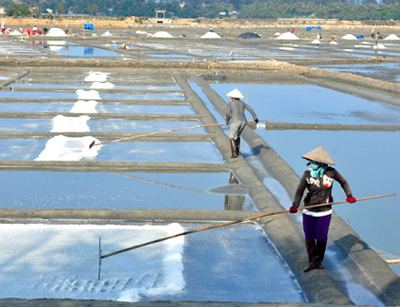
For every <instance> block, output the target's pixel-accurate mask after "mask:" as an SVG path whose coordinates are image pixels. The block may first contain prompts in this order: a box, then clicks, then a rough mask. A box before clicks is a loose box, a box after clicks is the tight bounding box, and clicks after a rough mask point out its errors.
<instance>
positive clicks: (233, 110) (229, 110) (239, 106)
mask: <svg viewBox="0 0 400 307" xmlns="http://www.w3.org/2000/svg"><path fill="white" fill-rule="evenodd" d="M244 110H248V111H249V112H250V113H251V115H252V116H253V118H254V120H256V119H257V115H256V113H255V112H254V110H253V108H252V107H250V106H249V105H248V104H247V103H244V102H243V101H241V100H240V99H232V100H231V101H230V102H229V103H228V105H227V107H226V112H225V119H226V122H227V123H232V122H236V121H247V119H246V116H245V115H244Z"/></svg>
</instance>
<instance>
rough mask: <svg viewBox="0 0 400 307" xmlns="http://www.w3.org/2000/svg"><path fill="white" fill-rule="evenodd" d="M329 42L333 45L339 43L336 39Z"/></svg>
mask: <svg viewBox="0 0 400 307" xmlns="http://www.w3.org/2000/svg"><path fill="white" fill-rule="evenodd" d="M329 44H331V45H337V44H338V43H337V42H335V41H331V42H330V43H329Z"/></svg>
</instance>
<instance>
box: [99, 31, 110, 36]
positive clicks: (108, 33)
mask: <svg viewBox="0 0 400 307" xmlns="http://www.w3.org/2000/svg"><path fill="white" fill-rule="evenodd" d="M101 36H112V34H111V32H110V31H106V32H104V33H103V34H102V35H101Z"/></svg>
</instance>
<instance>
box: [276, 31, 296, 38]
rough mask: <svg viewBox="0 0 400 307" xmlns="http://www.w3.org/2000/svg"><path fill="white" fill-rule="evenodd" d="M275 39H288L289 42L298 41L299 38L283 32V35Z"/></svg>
mask: <svg viewBox="0 0 400 307" xmlns="http://www.w3.org/2000/svg"><path fill="white" fill-rule="evenodd" d="M276 39H289V40H291V39H299V38H298V37H297V36H296V35H294V34H293V33H291V32H285V33H283V34H281V35H279V36H278V37H277V38H276Z"/></svg>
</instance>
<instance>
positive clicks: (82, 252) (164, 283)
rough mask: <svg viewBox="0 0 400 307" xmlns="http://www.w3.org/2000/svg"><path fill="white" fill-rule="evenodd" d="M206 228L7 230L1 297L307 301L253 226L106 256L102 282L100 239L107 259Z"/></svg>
mask: <svg viewBox="0 0 400 307" xmlns="http://www.w3.org/2000/svg"><path fill="white" fill-rule="evenodd" d="M204 226H206V225H205V224H204V223H202V224H177V223H174V224H168V225H134V226H131V225H119V226H118V225H88V224H84V225H82V224H76V225H52V224H46V225H44V224H29V225H26V224H23V225H20V224H2V225H0V234H1V235H0V238H1V239H0V241H1V244H2V246H3V248H4V253H3V257H2V264H1V267H2V269H1V280H0V285H1V287H2V289H3V291H2V294H1V295H0V297H1V298H21V299H35V298H43V297H45V298H68V299H87V300H90V299H91V300H112V301H129V302H135V301H157V300H165V301H172V302H174V301H221V302H231V301H239V302H249V303H256V302H260V301H264V302H304V301H305V298H304V296H303V294H302V292H301V290H300V289H299V287H298V285H297V283H296V282H295V280H294V279H293V278H292V277H291V274H290V273H289V270H288V267H287V266H286V265H285V263H284V261H283V260H282V258H280V257H279V255H277V254H276V251H275V249H274V248H273V246H272V245H271V243H270V241H269V239H268V237H267V236H266V235H265V233H264V232H263V231H262V229H260V227H259V226H258V225H257V224H253V223H246V224H241V225H236V226H234V227H230V228H229V229H224V228H219V229H215V230H211V231H208V232H207V231H204V232H201V233H196V234H193V235H189V236H185V237H183V236H182V237H178V238H175V239H173V240H167V241H164V242H163V243H159V244H154V245H151V246H147V247H145V248H141V249H137V250H135V251H131V252H126V253H122V254H119V255H116V256H112V257H109V258H104V259H103V260H102V265H101V271H100V272H101V274H100V275H101V276H100V280H98V257H99V238H101V249H102V255H104V254H107V253H110V252H114V251H116V250H120V249H123V248H126V247H130V246H134V245H136V244H139V243H143V242H148V241H150V240H154V239H158V238H161V237H166V236H170V235H173V234H177V233H181V232H184V231H188V230H191V229H197V228H200V227H204ZM249 255H251V256H249ZM277 276H279V278H276V277H277Z"/></svg>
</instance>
